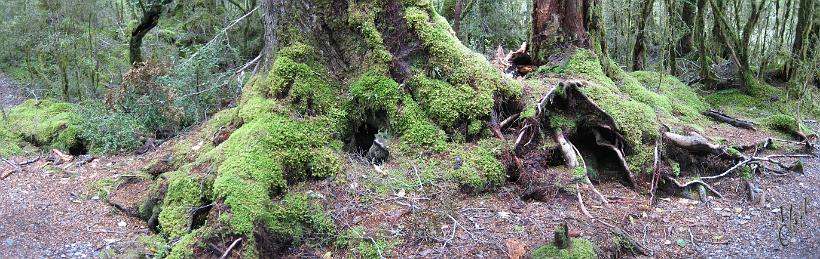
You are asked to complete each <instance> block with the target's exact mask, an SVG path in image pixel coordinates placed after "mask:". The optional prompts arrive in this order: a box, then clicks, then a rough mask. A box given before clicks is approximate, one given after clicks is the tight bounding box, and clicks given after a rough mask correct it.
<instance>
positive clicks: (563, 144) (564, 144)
mask: <svg viewBox="0 0 820 259" xmlns="http://www.w3.org/2000/svg"><path fill="white" fill-rule="evenodd" d="M553 137H554V138H555V142H557V143H558V146H559V148H560V150H561V155H563V156H564V162H565V164H566V165H567V167H569V168H575V167H577V166H578V158H577V157H576V156H575V149H574V148H573V147H572V144H571V143H569V141H567V139H566V137H564V132H563V131H562V130H561V129H556V130H555V134H554V135H553Z"/></svg>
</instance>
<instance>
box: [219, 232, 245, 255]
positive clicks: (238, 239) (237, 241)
mask: <svg viewBox="0 0 820 259" xmlns="http://www.w3.org/2000/svg"><path fill="white" fill-rule="evenodd" d="M239 242H242V238H241V237H240V238H237V239H236V240H234V241H233V243H231V246H229V247H228V249H226V250H225V253H223V254H222V256H221V257H219V259H225V258H228V254H230V253H231V250H233V248H234V247H235V246H236V245H237V244H239Z"/></svg>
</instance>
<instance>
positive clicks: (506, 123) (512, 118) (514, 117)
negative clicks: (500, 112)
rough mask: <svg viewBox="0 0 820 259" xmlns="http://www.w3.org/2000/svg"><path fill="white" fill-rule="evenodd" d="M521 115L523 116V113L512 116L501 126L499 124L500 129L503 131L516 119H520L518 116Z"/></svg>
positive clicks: (502, 122)
mask: <svg viewBox="0 0 820 259" xmlns="http://www.w3.org/2000/svg"><path fill="white" fill-rule="evenodd" d="M520 115H521V113H516V114H513V115H511V116H510V117H507V118H506V119H504V120H503V121H501V123H500V124H498V127H499V128H502V129H503V128H504V127H506V126H507V125H508V124H510V122H513V121H515V119H518V116H520Z"/></svg>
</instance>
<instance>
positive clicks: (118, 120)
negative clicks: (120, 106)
mask: <svg viewBox="0 0 820 259" xmlns="http://www.w3.org/2000/svg"><path fill="white" fill-rule="evenodd" d="M77 110H78V113H79V114H80V116H81V117H82V118H83V120H82V122H81V123H80V125H79V126H80V127H79V136H80V138H82V139H83V140H85V142H86V144H87V146H88V148H89V150H90V151H91V152H92V153H97V154H111V153H120V152H127V151H131V150H134V149H136V148H137V147H139V146H140V145H141V144H142V141H141V140H142V139H143V138H144V137H146V136H148V130H147V129H146V128H145V126H144V125H143V124H142V123H141V122H140V120H139V119H137V118H135V117H134V116H133V115H132V114H127V113H123V112H117V111H110V110H108V109H106V108H105V106H104V105H103V104H102V103H98V102H92V103H85V104H83V105H81V106H79V108H78V109H77Z"/></svg>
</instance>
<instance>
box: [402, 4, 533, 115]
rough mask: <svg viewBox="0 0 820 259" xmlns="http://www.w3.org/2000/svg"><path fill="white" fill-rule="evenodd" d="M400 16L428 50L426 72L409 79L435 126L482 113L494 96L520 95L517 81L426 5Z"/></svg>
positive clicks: (416, 6) (409, 7)
mask: <svg viewBox="0 0 820 259" xmlns="http://www.w3.org/2000/svg"><path fill="white" fill-rule="evenodd" d="M406 4H407V3H406ZM404 19H405V22H406V23H407V25H408V27H409V28H410V29H411V30H413V31H415V33H416V35H417V36H418V37H419V39H420V40H421V41H422V44H423V45H424V47H425V49H427V50H428V51H429V52H430V62H429V64H425V65H427V72H428V73H427V75H426V76H423V75H419V73H416V74H417V76H416V77H414V80H413V81H414V83H415V85H416V87H415V88H414V89H419V90H418V91H419V94H418V95H419V96H418V97H419V103H420V104H421V105H422V106H423V107H424V108H425V110H427V111H428V112H429V114H428V115H430V116H431V118H433V119H434V120H435V121H436V122H437V123H438V124H439V126H442V127H452V126H453V125H454V123H456V122H459V121H464V120H471V119H477V118H479V117H483V116H486V115H487V114H489V112H490V110H491V109H492V105H493V97H494V96H495V95H500V96H507V97H517V96H519V95H520V94H521V85H520V84H519V83H517V82H515V81H514V80H509V79H505V78H504V77H503V76H502V75H501V73H499V72H498V71H497V70H496V69H495V68H494V67H493V66H492V65H491V64H490V63H489V62H488V61H487V60H486V59H485V58H484V57H483V56H481V55H480V54H477V53H474V52H472V51H471V50H470V49H469V48H467V47H465V46H464V45H463V44H461V42H460V41H459V40H458V38H456V37H455V36H454V33H453V31H452V29H451V28H450V26H449V24H448V23H447V21H446V20H444V19H443V18H442V17H441V16H439V15H438V14H436V13H435V12H434V11H433V10H432V8H431V7H430V6H429V4H422V3H418V4H416V5H415V6H408V7H407V8H406V9H405V15H404Z"/></svg>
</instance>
